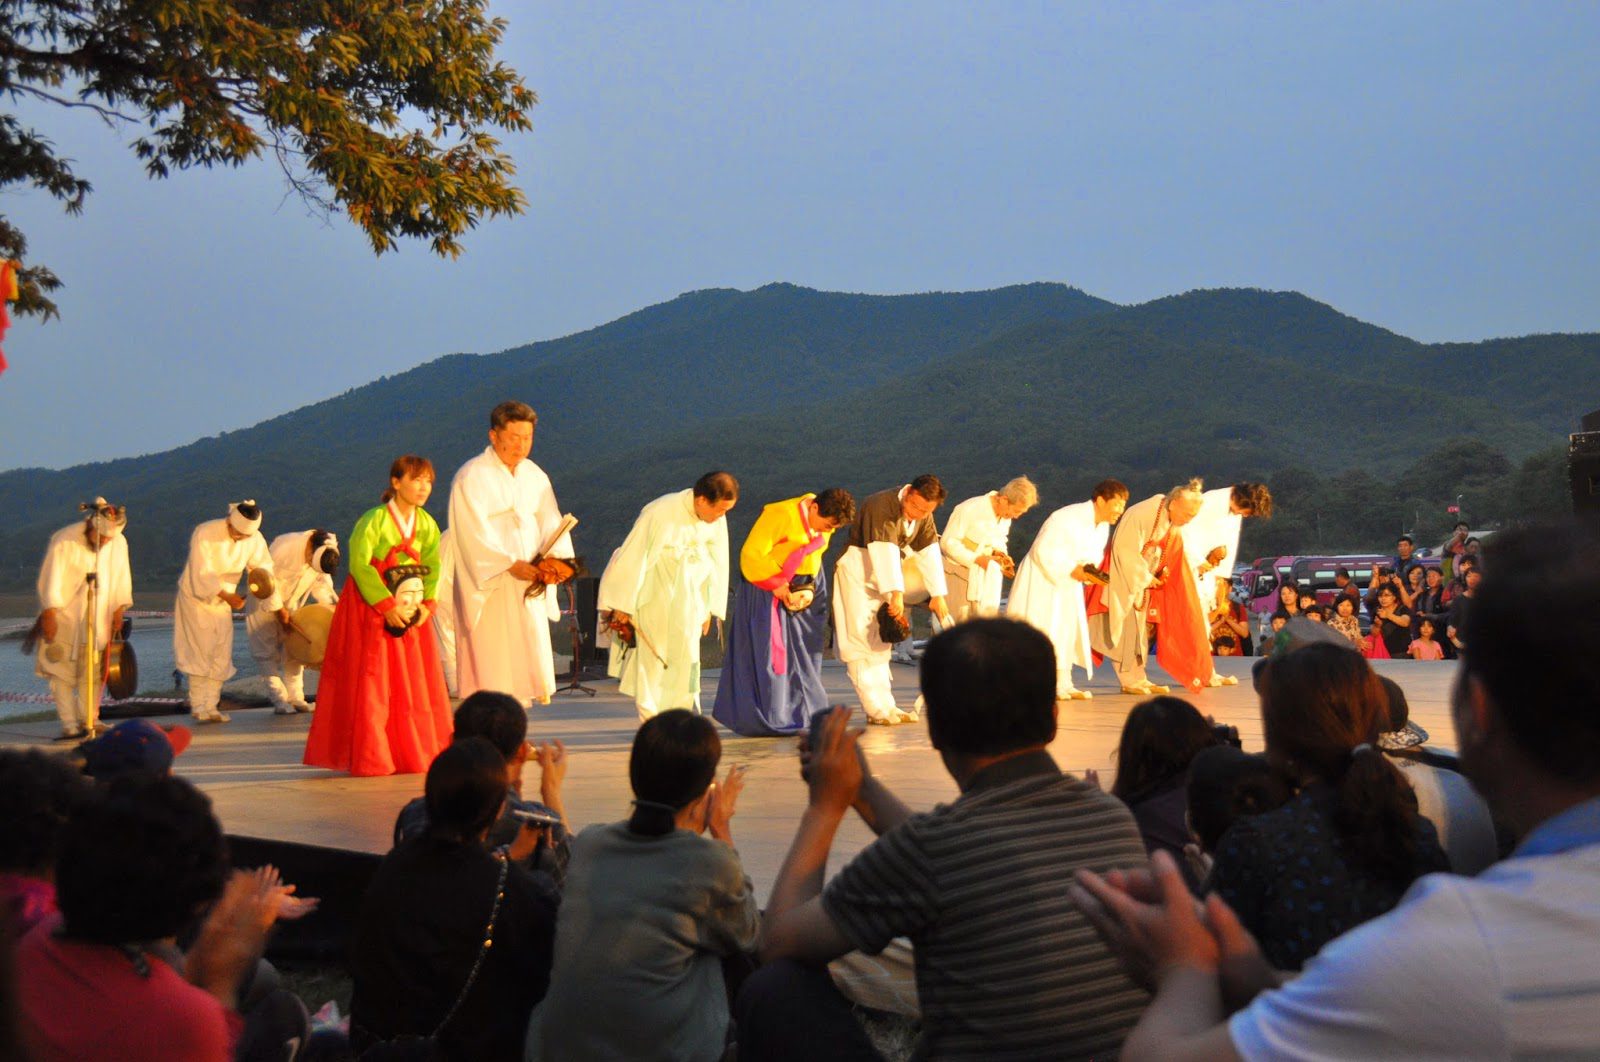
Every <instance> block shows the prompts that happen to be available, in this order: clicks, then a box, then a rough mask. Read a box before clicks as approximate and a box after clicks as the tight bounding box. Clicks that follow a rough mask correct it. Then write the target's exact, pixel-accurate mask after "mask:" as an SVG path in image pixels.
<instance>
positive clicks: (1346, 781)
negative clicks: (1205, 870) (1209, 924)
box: [1211, 639, 1448, 970]
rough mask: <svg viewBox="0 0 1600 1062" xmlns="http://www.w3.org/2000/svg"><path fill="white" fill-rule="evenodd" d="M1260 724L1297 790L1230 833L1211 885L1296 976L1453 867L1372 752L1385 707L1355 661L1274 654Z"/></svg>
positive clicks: (1397, 779) (1330, 647) (1309, 649)
mask: <svg viewBox="0 0 1600 1062" xmlns="http://www.w3.org/2000/svg"><path fill="white" fill-rule="evenodd" d="M1341 642H1342V639H1341ZM1261 720H1262V723H1263V727H1264V730H1265V734H1266V744H1267V759H1268V760H1269V761H1271V763H1272V765H1273V766H1274V767H1275V768H1277V769H1278V770H1279V771H1280V772H1282V773H1283V774H1284V775H1285V776H1286V777H1287V778H1289V780H1290V781H1291V782H1292V783H1293V784H1294V785H1295V786H1296V788H1297V789H1298V791H1299V792H1298V795H1297V796H1296V797H1295V798H1294V799H1293V800H1291V801H1290V802H1289V803H1287V804H1285V805H1284V806H1283V807H1281V808H1279V809H1278V810H1276V811H1272V812H1268V813H1267V814H1265V815H1258V816H1256V817H1254V818H1249V819H1243V820H1241V821H1240V822H1238V823H1237V824H1235V825H1234V827H1233V828H1232V829H1231V830H1229V831H1228V833H1227V835H1226V836H1224V837H1223V838H1222V841H1221V843H1220V844H1219V845H1218V846H1217V853H1216V864H1215V866H1214V867H1213V868H1212V873H1211V886H1212V888H1213V890H1214V891H1215V892H1216V893H1217V895H1218V896H1220V897H1221V898H1222V899H1223V900H1225V901H1227V903H1228V905H1229V906H1230V907H1232V908H1233V909H1234V910H1235V911H1236V912H1238V915H1239V919H1240V921H1241V922H1242V923H1243V924H1244V925H1245V927H1246V928H1247V929H1249V930H1250V932H1251V933H1253V934H1255V936H1256V939H1258V940H1259V941H1260V942H1261V947H1262V949H1263V951H1264V952H1265V953H1266V954H1267V955H1268V957H1269V958H1270V959H1271V960H1272V962H1273V963H1274V964H1275V965H1276V966H1278V967H1279V968H1281V969H1285V970H1297V969H1299V968H1300V966H1301V964H1302V963H1304V962H1305V961H1306V959H1308V958H1310V957H1311V956H1312V955H1315V954H1316V952H1317V949H1318V948H1320V947H1321V946H1322V945H1323V944H1325V943H1327V942H1328V941H1330V940H1332V939H1333V938H1334V937H1336V936H1338V935H1339V934H1340V933H1343V932H1345V931H1346V930H1349V929H1351V928H1354V927H1355V926H1358V925H1360V924H1361V923H1362V922H1365V921H1366V920H1367V919H1369V918H1374V917H1376V916H1377V915H1380V914H1382V913H1383V912H1385V911H1387V910H1389V909H1390V908H1391V907H1393V906H1394V905H1395V904H1396V903H1397V902H1398V901H1399V899H1400V897H1401V895H1402V894H1404V892H1405V890H1406V888H1407V887H1408V886H1409V885H1410V884H1411V882H1412V881H1414V880H1415V879H1416V878H1417V876H1418V875H1420V874H1423V873H1426V872H1428V871H1431V870H1444V869H1446V867H1447V866H1448V863H1447V862H1446V860H1445V855H1444V852H1443V851H1442V850H1441V849H1440V847H1439V842H1438V839H1437V838H1436V836H1435V835H1434V831H1433V827H1432V826H1431V825H1429V824H1428V823H1427V822H1424V821H1423V820H1421V819H1420V818H1419V817H1418V815H1417V802H1416V798H1415V797H1414V796H1413V795H1412V792H1411V789H1410V787H1409V786H1407V785H1406V784H1405V780H1404V779H1403V778H1402V777H1401V776H1400V773H1399V772H1398V771H1397V770H1396V769H1395V768H1394V767H1393V766H1392V765H1390V763H1389V762H1388V760H1387V759H1386V758H1385V757H1384V756H1383V754H1382V753H1381V752H1379V751H1378V750H1377V749H1376V748H1374V747H1373V746H1374V745H1375V743H1376V742H1377V740H1378V735H1379V733H1381V732H1382V731H1383V729H1384V727H1385V725H1386V724H1387V721H1388V698H1387V696H1386V695H1385V693H1384V691H1383V685H1382V684H1381V683H1380V682H1379V681H1378V677H1377V675H1375V674H1373V672H1372V669H1371V668H1370V667H1368V666H1367V663H1366V661H1364V660H1363V659H1362V658H1361V657H1360V656H1359V655H1358V654H1356V653H1352V652H1350V651H1349V650H1348V649H1345V648H1343V646H1342V645H1334V644H1314V645H1307V646H1304V647H1302V648H1298V649H1293V650H1290V651H1287V652H1283V653H1280V654H1278V655H1276V656H1274V657H1273V659H1272V662H1271V663H1270V664H1268V665H1267V668H1266V674H1265V675H1264V677H1263V685H1262V690H1261Z"/></svg>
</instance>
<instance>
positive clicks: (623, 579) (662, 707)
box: [599, 472, 739, 722]
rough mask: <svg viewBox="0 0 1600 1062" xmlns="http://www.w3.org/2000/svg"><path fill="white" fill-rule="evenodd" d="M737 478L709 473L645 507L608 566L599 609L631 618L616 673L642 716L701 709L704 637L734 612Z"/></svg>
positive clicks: (615, 644)
mask: <svg viewBox="0 0 1600 1062" xmlns="http://www.w3.org/2000/svg"><path fill="white" fill-rule="evenodd" d="M738 499H739V483H738V481H737V480H735V479H734V478H733V477H732V476H731V475H729V474H728V473H726V472H708V473H706V474H705V475H704V476H701V477H700V479H699V480H698V481H697V482H696V483H695V485H694V487H693V488H692V489H690V490H681V491H678V492H677V493H675V494H667V495H664V496H663V497H660V498H657V499H656V500H655V501H653V502H651V503H650V504H649V505H646V506H645V507H644V508H643V509H642V510H640V512H639V518H638V519H637V520H636V521H634V524H633V529H632V530H631V531H629V532H628V537H627V538H626V539H625V540H624V541H623V543H622V545H621V546H619V547H618V548H617V551H616V552H615V553H613V554H612V555H611V563H610V564H608V565H606V570H605V575H604V576H602V577H601V579H600V598H599V608H600V611H601V612H610V613H612V614H613V619H614V620H629V621H631V622H632V623H633V627H634V631H635V639H636V642H635V644H634V646H633V647H632V648H629V647H628V646H625V645H623V644H622V641H621V639H618V638H613V639H612V640H611V662H610V666H609V671H610V674H611V675H612V676H613V677H615V678H617V679H618V680H619V684H618V685H619V688H620V689H621V690H622V692H623V693H625V694H627V695H628V696H630V697H632V698H633V702H634V704H635V705H637V706H638V709H639V721H640V722H643V721H644V720H646V719H649V718H650V717H652V716H654V715H656V714H657V713H659V712H663V711H666V710H667V709H669V708H687V709H689V710H690V711H692V712H694V713H696V714H699V712H700V639H701V637H703V636H704V635H706V634H708V633H709V632H710V630H711V621H712V619H713V618H715V619H717V620H722V619H725V618H726V616H727V613H728V521H727V519H726V514H727V512H728V510H730V509H732V508H733V506H734V503H735V502H737V501H738Z"/></svg>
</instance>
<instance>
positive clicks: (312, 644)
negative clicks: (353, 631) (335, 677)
mask: <svg viewBox="0 0 1600 1062" xmlns="http://www.w3.org/2000/svg"><path fill="white" fill-rule="evenodd" d="M289 623H290V624H291V626H290V627H289V630H288V631H287V632H286V633H285V634H284V636H283V653H284V655H285V656H287V657H288V658H289V659H290V660H293V661H294V662H295V663H297V664H303V665H304V666H306V667H309V668H321V667H322V658H323V657H324V656H326V655H327V652H328V631H329V630H330V629H332V627H333V607H332V606H331V605H321V604H312V605H303V606H301V607H300V608H297V609H295V610H294V612H293V614H291V615H290V617H289Z"/></svg>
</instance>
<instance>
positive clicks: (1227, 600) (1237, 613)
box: [1207, 579, 1254, 656]
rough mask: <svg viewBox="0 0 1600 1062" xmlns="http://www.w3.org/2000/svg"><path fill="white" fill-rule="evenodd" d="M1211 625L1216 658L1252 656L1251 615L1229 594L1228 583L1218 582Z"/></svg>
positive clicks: (1210, 616)
mask: <svg viewBox="0 0 1600 1062" xmlns="http://www.w3.org/2000/svg"><path fill="white" fill-rule="evenodd" d="M1207 619H1208V620H1209V622H1210V625H1211V631H1210V635H1211V652H1212V654H1213V655H1214V656H1250V655H1251V652H1252V650H1253V648H1254V646H1253V645H1252V644H1251V639H1250V613H1249V612H1247V611H1245V607H1244V606H1243V605H1241V604H1240V603H1239V602H1237V601H1235V600H1234V599H1233V598H1232V596H1230V595H1229V593H1228V583H1227V582H1226V581H1225V580H1223V579H1218V580H1217V596H1216V600H1215V601H1213V602H1212V607H1211V613H1210V615H1209V616H1208V617H1207Z"/></svg>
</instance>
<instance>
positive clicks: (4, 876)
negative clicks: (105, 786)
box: [0, 749, 93, 944]
mask: <svg viewBox="0 0 1600 1062" xmlns="http://www.w3.org/2000/svg"><path fill="white" fill-rule="evenodd" d="M92 792H93V790H92V788H91V787H90V784H89V782H88V780H87V779H85V778H84V777H83V775H82V774H80V773H79V772H77V771H75V770H73V769H72V766H71V765H70V764H69V763H67V762H66V760H64V759H62V758H61V757H60V756H50V755H47V754H45V753H43V752H39V751H37V750H34V749H30V750H28V751H26V752H23V751H18V750H15V749H0V919H3V920H4V922H5V926H6V928H7V929H8V930H9V933H8V935H7V936H6V938H5V939H6V940H7V941H8V942H9V943H11V944H15V943H16V942H17V941H19V940H21V939H22V938H23V937H24V936H26V935H27V933H28V931H29V930H30V929H32V928H33V927H34V926H36V925H38V924H39V923H40V922H42V921H44V919H46V918H48V917H50V916H51V915H54V914H55V913H56V911H57V907H56V854H57V853H58V852H59V851H60V849H61V838H62V834H63V833H64V831H65V830H66V826H67V820H68V819H69V818H70V817H71V816H72V814H73V812H75V811H76V810H77V809H78V808H79V807H80V806H82V805H83V804H84V803H85V802H86V801H87V800H88V799H89V796H90V794H91V793H92Z"/></svg>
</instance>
